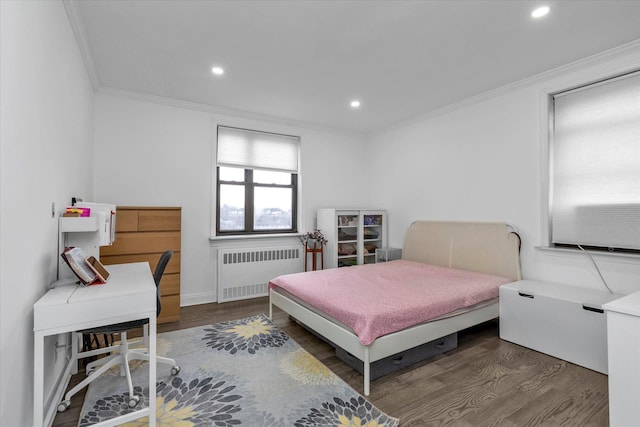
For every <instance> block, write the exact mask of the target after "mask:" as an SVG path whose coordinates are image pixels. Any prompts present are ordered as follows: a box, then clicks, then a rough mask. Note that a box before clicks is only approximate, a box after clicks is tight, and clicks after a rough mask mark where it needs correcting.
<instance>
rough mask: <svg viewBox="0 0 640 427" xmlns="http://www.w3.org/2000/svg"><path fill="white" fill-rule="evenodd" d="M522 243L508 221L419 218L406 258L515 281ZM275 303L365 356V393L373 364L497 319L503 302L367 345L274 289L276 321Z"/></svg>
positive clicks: (272, 299) (272, 300) (271, 297)
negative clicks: (432, 219) (453, 220)
mask: <svg viewBox="0 0 640 427" xmlns="http://www.w3.org/2000/svg"><path fill="white" fill-rule="evenodd" d="M519 245H520V238H519V236H518V235H517V230H515V228H514V227H513V226H510V225H508V224H505V223H481V222H443V221H417V222H414V223H413V224H412V225H411V226H410V227H409V229H408V231H407V235H406V237H405V242H404V246H403V253H402V258H403V259H408V260H412V261H419V262H425V263H428V264H435V265H441V266H446V267H451V268H459V269H463V270H471V271H478V272H481V273H488V274H495V275H499V276H504V277H508V278H511V279H513V280H514V281H515V280H519V279H520V278H521V273H520V256H519ZM273 306H276V307H278V308H280V309H281V310H283V311H284V312H286V313H288V314H289V315H290V316H292V317H293V318H295V319H297V320H298V321H300V322H301V323H302V324H304V325H306V326H308V327H309V328H311V329H312V330H314V331H315V332H317V333H319V334H320V335H322V336H323V337H325V338H326V339H328V340H329V341H330V342H332V343H334V344H336V345H337V346H339V347H341V348H342V349H344V350H345V351H347V352H349V353H351V354H352V355H353V356H355V357H357V358H358V359H360V360H362V362H363V363H364V395H365V396H368V395H369V392H370V364H371V363H373V362H375V361H377V360H380V359H384V358H385V357H388V356H391V355H394V354H397V353H400V352H402V351H405V350H408V349H410V348H413V347H416V346H418V345H421V344H424V343H427V342H430V341H433V340H436V339H438V338H441V337H444V336H446V335H449V334H452V333H454V332H458V331H460V330H463V329H466V328H468V327H471V326H474V325H477V324H480V323H483V322H486V321H488V320H491V319H495V318H497V317H498V316H499V314H500V312H499V304H498V302H495V303H493V304H491V305H488V306H483V307H481V308H479V309H477V310H472V311H468V312H465V313H463V314H459V315H456V316H451V317H448V318H445V319H441V320H436V321H432V322H428V323H422V324H420V325H416V326H413V327H410V328H407V329H404V330H402V331H399V332H395V333H392V334H388V335H384V336H382V337H380V338H378V339H376V340H375V341H374V342H373V343H372V344H370V345H367V346H365V345H362V343H360V341H359V340H358V336H357V335H356V334H355V333H353V332H352V331H351V330H350V329H347V328H345V327H343V326H341V325H339V324H337V323H336V322H334V321H332V320H330V319H329V318H327V317H325V316H323V315H320V314H318V313H316V312H314V311H313V310H311V309H309V308H307V307H305V306H303V305H301V304H300V303H298V302H296V301H294V300H293V299H291V298H289V297H287V296H285V295H283V294H281V293H278V292H275V291H273V290H271V291H270V292H269V318H270V319H272V320H273Z"/></svg>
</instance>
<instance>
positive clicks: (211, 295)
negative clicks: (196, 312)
mask: <svg viewBox="0 0 640 427" xmlns="http://www.w3.org/2000/svg"><path fill="white" fill-rule="evenodd" d="M212 302H218V296H217V295H216V292H203V293H200V294H191V295H181V296H180V307H187V306H190V305H200V304H209V303H212Z"/></svg>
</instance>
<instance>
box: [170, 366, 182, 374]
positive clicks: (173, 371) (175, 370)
mask: <svg viewBox="0 0 640 427" xmlns="http://www.w3.org/2000/svg"><path fill="white" fill-rule="evenodd" d="M179 372H180V366H178V365H173V366H172V367H171V375H178V373H179Z"/></svg>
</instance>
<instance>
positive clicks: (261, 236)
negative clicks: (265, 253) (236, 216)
mask: <svg viewBox="0 0 640 427" xmlns="http://www.w3.org/2000/svg"><path fill="white" fill-rule="evenodd" d="M302 235H303V234H302V233H281V234H251V235H246V236H211V237H209V242H228V241H233V240H263V239H282V238H284V237H289V238H294V237H295V238H299V237H300V236H302Z"/></svg>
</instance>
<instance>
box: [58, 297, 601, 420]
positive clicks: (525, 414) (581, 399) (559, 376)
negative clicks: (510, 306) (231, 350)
mask: <svg viewBox="0 0 640 427" xmlns="http://www.w3.org/2000/svg"><path fill="white" fill-rule="evenodd" d="M259 313H265V314H268V300H267V298H256V299H252V300H246V301H237V302H231V303H225V304H216V303H213V304H203V305H198V306H191V307H183V308H182V311H181V320H180V321H179V322H174V323H169V324H163V325H158V332H159V333H160V332H167V331H172V330H176V329H185V328H191V327H195V326H202V325H208V324H212V323H216V322H220V321H224V320H231V319H240V318H243V317H248V316H253V315H256V314H259ZM274 320H275V323H276V324H277V325H278V326H279V327H280V328H281V329H283V330H284V331H286V332H287V333H288V334H289V336H291V337H292V338H293V339H294V340H295V341H296V342H298V343H299V344H300V345H301V346H302V347H304V348H305V349H306V350H307V351H309V352H310V353H311V354H313V355H314V356H315V357H317V358H318V359H319V360H320V361H322V362H323V363H324V364H325V365H326V366H328V367H329V368H330V369H331V370H332V371H333V372H335V373H336V374H337V375H339V376H340V377H341V378H342V379H343V380H345V381H346V382H347V383H348V384H350V385H351V386H352V387H353V388H354V389H355V390H357V391H358V392H359V393H362V376H361V375H360V374H358V373H357V372H356V371H354V370H353V369H351V368H350V367H349V366H347V365H346V364H344V363H343V362H342V361H340V360H339V359H338V358H337V357H336V356H335V353H334V351H333V348H332V347H330V346H329V345H328V344H326V343H325V342H324V341H322V340H320V339H319V338H317V337H316V336H314V335H313V334H311V333H309V332H308V331H306V330H305V329H304V328H302V327H300V326H299V325H298V324H297V323H295V322H294V321H292V320H290V319H289V318H288V316H287V315H286V314H285V313H283V312H282V311H280V310H276V311H275V312H274ZM82 376H83V373H82V372H81V373H80V374H78V375H75V376H74V377H73V378H72V380H71V384H75V383H77V382H78V381H79V380H81V379H82ZM83 398H84V394H79V395H76V396H75V397H74V399H73V400H72V406H71V407H70V408H69V409H68V410H67V411H66V412H64V413H60V414H58V415H57V416H56V419H55V421H54V423H53V425H54V426H57V427H71V426H74V427H75V426H76V425H77V420H78V416H79V413H80V408H81V406H82V400H83ZM368 399H369V401H371V403H373V404H374V405H376V406H377V407H378V408H379V409H380V410H382V411H384V412H386V413H387V414H389V415H391V416H393V417H397V418H400V425H401V426H403V427H404V426H443V425H447V426H461V427H468V426H507V427H510V426H545V427H547V426H549V427H553V426H594V427H602V426H608V425H609V421H608V417H609V411H608V390H607V376H606V375H603V374H600V373H597V372H594V371H591V370H589V369H586V368H582V367H580V366H577V365H574V364H572V363H569V362H565V361H563V360H559V359H556V358H554V357H551V356H547V355H545V354H542V353H538V352H535V351H532V350H529V349H527V348H524V347H520V346H518V345H515V344H512V343H509V342H507V341H503V340H501V339H500V338H499V332H498V321H497V320H496V321H491V322H487V323H485V324H483V325H479V326H476V327H473V328H470V329H468V330H465V331H463V332H461V333H460V334H459V335H458V348H457V349H455V350H453V351H450V352H448V353H445V354H443V355H440V356H436V357H435V358H432V359H430V360H427V361H423V362H419V363H417V364H415V365H412V366H411V367H408V368H405V369H403V370H400V371H397V372H395V373H392V374H389V375H387V376H385V377H382V378H379V379H377V380H374V381H372V383H371V395H370V396H369V397H368Z"/></svg>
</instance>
